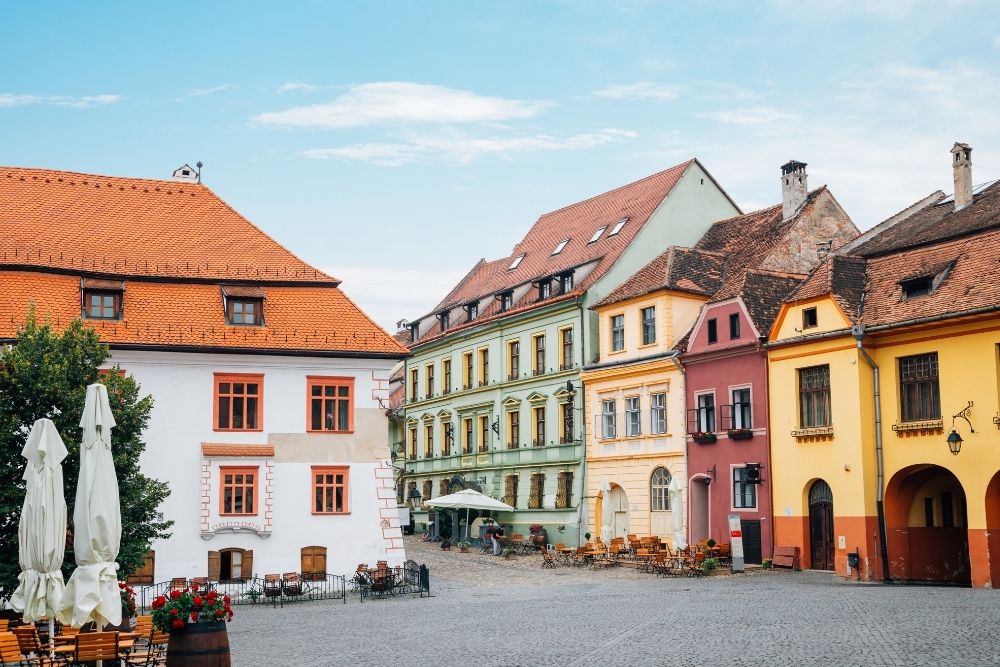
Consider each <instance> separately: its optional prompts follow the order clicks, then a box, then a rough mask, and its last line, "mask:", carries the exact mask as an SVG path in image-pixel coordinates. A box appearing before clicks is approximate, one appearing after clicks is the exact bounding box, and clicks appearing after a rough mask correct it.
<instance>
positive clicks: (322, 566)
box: [313, 547, 326, 577]
mask: <svg viewBox="0 0 1000 667" xmlns="http://www.w3.org/2000/svg"><path fill="white" fill-rule="evenodd" d="M315 549H316V550H315V551H314V552H313V570H315V571H316V572H318V573H319V574H321V575H323V576H324V577H325V576H326V547H315Z"/></svg>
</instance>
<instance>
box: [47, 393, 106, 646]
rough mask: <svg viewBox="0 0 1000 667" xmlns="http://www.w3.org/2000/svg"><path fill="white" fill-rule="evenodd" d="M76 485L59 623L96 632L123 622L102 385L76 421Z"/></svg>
mask: <svg viewBox="0 0 1000 667" xmlns="http://www.w3.org/2000/svg"><path fill="white" fill-rule="evenodd" d="M80 426H82V427H83V444H82V446H81V447H80V481H79V483H78V484H77V487H76V507H74V508H73V549H74V551H75V553H76V565H77V568H76V570H74V571H73V574H72V575H70V578H69V581H68V582H67V583H66V592H65V594H64V595H63V599H62V603H61V604H60V605H59V620H60V621H62V622H63V623H69V624H70V625H73V626H75V627H80V626H81V625H83V624H84V623H86V622H87V621H90V620H93V621H95V622H96V623H97V626H98V629H101V628H103V627H104V626H105V625H106V624H109V623H110V624H111V625H119V624H120V623H121V622H122V606H121V597H120V594H119V591H118V563H116V562H115V559H116V558H118V549H119V547H120V546H121V538H122V516H121V505H120V504H119V500H118V477H117V476H116V475H115V464H114V461H113V460H112V458H111V429H112V428H113V427H114V426H115V418H114V416H113V415H112V414H111V406H110V405H109V404H108V390H107V388H106V387H105V386H104V385H103V384H92V385H90V386H89V387H87V402H86V404H85V406H84V409H83V418H82V419H81V420H80Z"/></svg>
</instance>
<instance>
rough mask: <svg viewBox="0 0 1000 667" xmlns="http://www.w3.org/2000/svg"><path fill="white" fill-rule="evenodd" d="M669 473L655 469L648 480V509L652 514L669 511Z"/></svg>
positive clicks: (662, 469)
mask: <svg viewBox="0 0 1000 667" xmlns="http://www.w3.org/2000/svg"><path fill="white" fill-rule="evenodd" d="M670 479H671V477H670V471H669V470H667V469H666V468H662V467H661V468H657V469H656V470H654V471H653V476H652V477H650V479H649V509H651V510H652V511H654V512H669V511H670V491H669V488H668V487H669V486H670Z"/></svg>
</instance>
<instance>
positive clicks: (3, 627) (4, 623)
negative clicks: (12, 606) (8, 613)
mask: <svg viewBox="0 0 1000 667" xmlns="http://www.w3.org/2000/svg"><path fill="white" fill-rule="evenodd" d="M0 632H10V619H9V618H0Z"/></svg>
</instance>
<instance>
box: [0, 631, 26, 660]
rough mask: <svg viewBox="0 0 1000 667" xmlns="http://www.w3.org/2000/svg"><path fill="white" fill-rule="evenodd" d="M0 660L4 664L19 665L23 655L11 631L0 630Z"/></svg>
mask: <svg viewBox="0 0 1000 667" xmlns="http://www.w3.org/2000/svg"><path fill="white" fill-rule="evenodd" d="M0 662H2V663H3V664H5V665H21V664H23V663H24V656H23V655H22V654H21V647H20V645H19V644H18V643H17V637H15V636H14V633H13V632H7V631H4V632H0Z"/></svg>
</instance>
